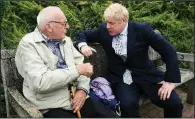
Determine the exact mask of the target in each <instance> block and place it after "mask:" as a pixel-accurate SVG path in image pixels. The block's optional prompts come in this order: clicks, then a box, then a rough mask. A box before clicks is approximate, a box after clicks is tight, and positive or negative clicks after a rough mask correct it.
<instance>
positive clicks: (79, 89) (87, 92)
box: [77, 87, 88, 95]
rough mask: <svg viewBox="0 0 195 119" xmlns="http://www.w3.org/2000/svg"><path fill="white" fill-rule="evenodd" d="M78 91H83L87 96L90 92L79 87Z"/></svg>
mask: <svg viewBox="0 0 195 119" xmlns="http://www.w3.org/2000/svg"><path fill="white" fill-rule="evenodd" d="M77 90H83V91H84V92H85V93H86V95H88V91H87V90H86V89H85V88H82V87H78V88H77Z"/></svg>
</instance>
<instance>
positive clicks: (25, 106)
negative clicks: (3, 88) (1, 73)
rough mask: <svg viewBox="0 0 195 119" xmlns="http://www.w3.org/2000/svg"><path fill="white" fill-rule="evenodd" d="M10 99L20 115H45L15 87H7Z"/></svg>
mask: <svg viewBox="0 0 195 119" xmlns="http://www.w3.org/2000/svg"><path fill="white" fill-rule="evenodd" d="M7 93H8V99H9V102H10V103H11V105H12V107H13V108H14V109H15V111H16V113H17V114H18V115H19V117H43V115H42V114H41V112H40V111H39V110H38V109H37V108H36V107H35V106H34V105H32V104H30V103H29V102H28V101H27V100H26V99H25V98H24V97H23V96H22V95H21V94H20V93H19V91H18V90H17V89H16V88H15V87H8V88H7Z"/></svg>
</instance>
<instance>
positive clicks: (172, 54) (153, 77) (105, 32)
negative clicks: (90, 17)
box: [76, 3, 183, 118]
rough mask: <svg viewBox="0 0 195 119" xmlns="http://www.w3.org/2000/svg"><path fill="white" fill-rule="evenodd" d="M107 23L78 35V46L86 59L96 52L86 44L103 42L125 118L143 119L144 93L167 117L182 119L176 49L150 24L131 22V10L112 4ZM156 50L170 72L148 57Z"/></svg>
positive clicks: (109, 69) (107, 15)
mask: <svg viewBox="0 0 195 119" xmlns="http://www.w3.org/2000/svg"><path fill="white" fill-rule="evenodd" d="M104 18H105V20H106V23H102V24H101V25H100V26H99V28H97V29H94V30H87V31H83V32H81V33H79V34H78V37H77V41H78V42H77V44H76V46H77V47H78V48H79V50H80V51H81V53H82V54H83V55H85V56H90V55H92V51H93V49H92V48H91V47H89V46H88V45H87V44H86V42H88V41H90V42H99V43H100V44H101V45H102V47H103V48H104V50H105V52H106V54H107V57H108V74H107V80H108V81H109V82H110V83H111V85H112V89H113V91H114V94H115V96H116V98H117V99H118V100H119V101H120V107H121V116H122V117H139V99H140V94H141V93H144V94H145V95H146V96H147V97H148V98H149V99H150V100H151V101H152V102H153V103H154V104H155V105H157V106H159V107H162V108H163V109H164V117H175V118H176V117H182V109H183V105H182V103H181V100H180V99H179V97H178V95H177V94H176V92H175V91H174V90H173V88H174V84H173V83H180V81H181V79H180V72H179V67H178V59H177V55H176V50H175V48H174V47H173V46H172V45H171V44H170V43H169V42H168V41H167V40H166V39H164V38H163V37H162V36H161V35H159V34H157V33H155V32H154V31H153V30H152V27H151V25H150V24H149V23H146V22H132V21H129V13H128V10H127V9H126V8H125V7H124V6H122V5H121V4H118V3H114V4H111V5H110V6H109V7H108V8H107V9H106V10H105V11H104ZM149 46H151V47H153V49H155V50H156V51H157V52H158V53H159V54H160V55H161V57H162V60H163V61H164V62H165V63H166V69H167V71H166V72H165V73H163V72H162V71H160V70H159V69H157V68H156V67H155V66H154V64H153V62H152V61H151V60H149V58H148V48H149Z"/></svg>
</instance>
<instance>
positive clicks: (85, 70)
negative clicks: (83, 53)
mask: <svg viewBox="0 0 195 119" xmlns="http://www.w3.org/2000/svg"><path fill="white" fill-rule="evenodd" d="M77 70H78V72H79V73H80V74H81V75H84V76H87V77H90V76H91V75H92V74H93V66H92V65H91V64H90V63H84V64H78V65H77Z"/></svg>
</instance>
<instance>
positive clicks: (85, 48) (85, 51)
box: [81, 45, 97, 57]
mask: <svg viewBox="0 0 195 119" xmlns="http://www.w3.org/2000/svg"><path fill="white" fill-rule="evenodd" d="M92 51H94V52H97V51H96V50H95V49H93V48H91V47H89V46H88V45H84V46H81V53H82V54H83V55H84V56H86V57H89V56H91V55H92V54H93V52H92Z"/></svg>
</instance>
